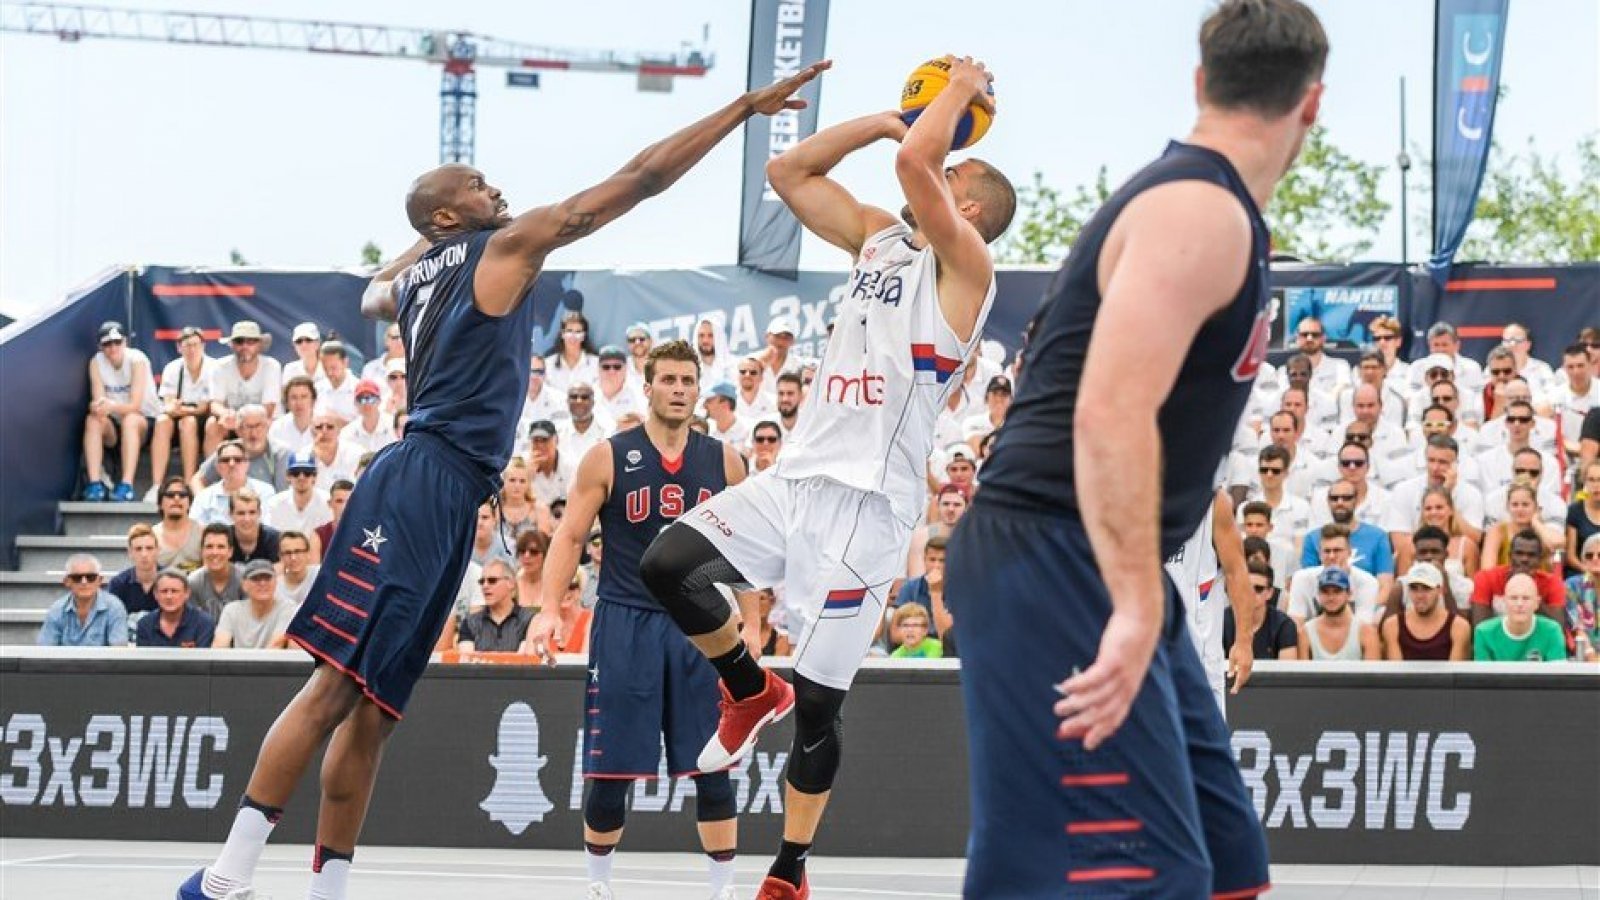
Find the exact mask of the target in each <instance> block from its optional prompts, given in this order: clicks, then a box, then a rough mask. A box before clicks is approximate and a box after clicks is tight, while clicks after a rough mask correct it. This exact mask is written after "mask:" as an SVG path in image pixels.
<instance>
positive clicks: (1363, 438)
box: [1344, 431, 1372, 444]
mask: <svg viewBox="0 0 1600 900" xmlns="http://www.w3.org/2000/svg"><path fill="white" fill-rule="evenodd" d="M1344 439H1345V440H1347V441H1355V442H1356V443H1358V444H1364V443H1368V442H1370V441H1371V440H1372V435H1370V434H1363V433H1362V432H1359V431H1352V432H1349V433H1347V434H1346V435H1345V436H1344Z"/></svg>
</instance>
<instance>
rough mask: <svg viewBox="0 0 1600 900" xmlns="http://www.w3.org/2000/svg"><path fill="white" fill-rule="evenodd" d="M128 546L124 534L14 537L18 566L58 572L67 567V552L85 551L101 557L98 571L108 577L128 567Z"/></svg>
mask: <svg viewBox="0 0 1600 900" xmlns="http://www.w3.org/2000/svg"><path fill="white" fill-rule="evenodd" d="M127 548H128V540H127V537H126V536H117V535H105V536H102V537H93V536H87V537H78V536H74V537H68V536H61V535H23V536H21V537H18V538H17V550H18V554H19V556H20V557H21V564H20V565H19V566H18V569H19V570H20V571H23V572H61V571H65V570H66V568H67V558H68V557H69V556H71V555H72V554H74V553H88V554H90V555H92V556H94V557H95V558H96V559H98V560H100V569H101V571H102V572H104V573H105V574H106V575H107V576H108V577H109V576H111V575H115V574H116V573H117V572H120V571H122V570H123V569H125V568H127V567H128V549H127Z"/></svg>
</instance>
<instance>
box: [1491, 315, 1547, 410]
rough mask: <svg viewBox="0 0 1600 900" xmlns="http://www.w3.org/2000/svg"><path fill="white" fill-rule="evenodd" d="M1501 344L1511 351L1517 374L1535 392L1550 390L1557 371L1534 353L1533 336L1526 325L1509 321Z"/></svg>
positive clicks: (1501, 331) (1502, 335)
mask: <svg viewBox="0 0 1600 900" xmlns="http://www.w3.org/2000/svg"><path fill="white" fill-rule="evenodd" d="M1500 346H1502V347H1504V348H1506V349H1507V350H1510V351H1511V356H1512V359H1513V360H1514V361H1515V362H1516V368H1517V374H1518V375H1521V376H1522V377H1523V378H1524V379H1525V380H1526V381H1527V382H1528V384H1529V385H1531V386H1532V387H1533V390H1534V393H1535V394H1538V395H1543V394H1544V393H1545V392H1547V391H1549V390H1550V387H1551V385H1552V384H1553V383H1554V382H1555V372H1554V371H1552V370H1551V369H1550V364H1549V363H1547V362H1545V361H1544V360H1542V359H1539V358H1538V357H1536V356H1534V355H1533V337H1532V335H1530V334H1529V333H1528V328H1527V326H1526V325H1523V324H1522V323H1521V322H1507V323H1506V327H1505V328H1502V329H1501V330H1500Z"/></svg>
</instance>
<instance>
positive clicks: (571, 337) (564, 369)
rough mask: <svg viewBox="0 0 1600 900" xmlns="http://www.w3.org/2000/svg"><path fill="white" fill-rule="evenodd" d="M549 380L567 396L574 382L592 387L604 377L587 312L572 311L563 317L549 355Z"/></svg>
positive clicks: (546, 355) (546, 374)
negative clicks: (601, 373)
mask: <svg viewBox="0 0 1600 900" xmlns="http://www.w3.org/2000/svg"><path fill="white" fill-rule="evenodd" d="M544 364H545V380H546V381H547V382H548V383H549V385H550V387H552V388H554V389H555V390H556V391H557V392H559V393H561V394H565V393H566V391H567V388H568V387H571V386H572V384H573V382H576V381H581V382H583V383H584V384H589V385H592V384H594V383H595V381H596V379H598V378H599V376H600V358H599V355H598V352H597V351H596V350H595V346H594V341H593V340H592V335H591V333H590V331H589V320H588V319H586V318H584V317H583V313H581V312H578V311H577V310H570V311H568V312H566V313H564V314H563V315H562V316H561V328H560V329H559V330H558V331H557V333H556V339H555V343H554V344H553V345H552V346H551V348H550V350H549V351H548V352H547V353H546V354H545V358H544Z"/></svg>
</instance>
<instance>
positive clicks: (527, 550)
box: [517, 547, 544, 556]
mask: <svg viewBox="0 0 1600 900" xmlns="http://www.w3.org/2000/svg"><path fill="white" fill-rule="evenodd" d="M517 554H518V555H519V556H543V555H544V551H543V550H540V549H539V548H538V547H524V548H523V549H521V550H518V551H517Z"/></svg>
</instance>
